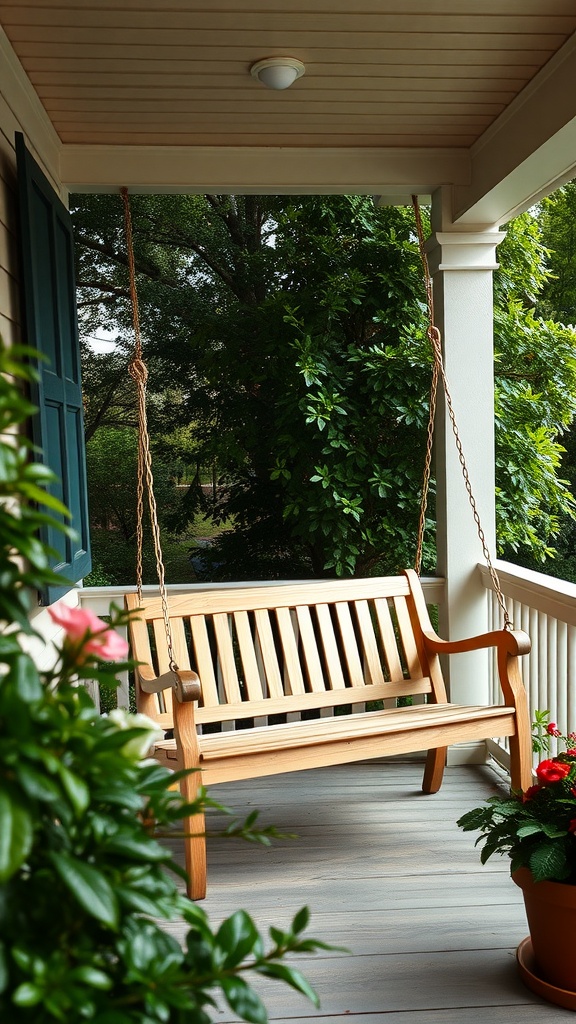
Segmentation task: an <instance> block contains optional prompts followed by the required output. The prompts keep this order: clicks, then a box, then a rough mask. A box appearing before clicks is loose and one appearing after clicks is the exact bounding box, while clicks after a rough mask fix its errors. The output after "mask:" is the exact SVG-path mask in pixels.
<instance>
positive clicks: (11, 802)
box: [0, 786, 34, 882]
mask: <svg viewBox="0 0 576 1024" xmlns="http://www.w3.org/2000/svg"><path fill="white" fill-rule="evenodd" d="M33 839H34V822H33V819H32V815H31V814H30V811H29V809H28V806H27V805H26V804H25V803H24V801H23V800H22V798H21V796H20V794H19V793H18V792H17V791H16V790H15V789H14V788H13V787H8V786H6V787H5V788H4V789H3V790H0V882H7V881H8V879H9V878H11V877H12V875H14V874H15V873H16V871H18V868H19V867H21V865H22V864H23V863H24V861H25V860H26V858H27V856H28V854H29V853H30V850H31V849H32V843H33Z"/></svg>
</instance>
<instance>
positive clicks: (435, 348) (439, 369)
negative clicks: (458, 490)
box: [412, 195, 513, 630]
mask: <svg viewBox="0 0 576 1024" xmlns="http://www.w3.org/2000/svg"><path fill="white" fill-rule="evenodd" d="M412 206H413V208H414V217H415V220H416V230H417V233H418V248H419V251H420V260H421V262H422V268H423V271H424V281H425V284H426V303H427V307H428V329H427V332H426V333H427V336H428V339H429V341H430V344H431V346H432V352H433V355H434V365H433V370H432V385H431V388H430V413H429V417H428V430H427V439H426V458H425V464H424V478H423V482H422V497H421V501H420V520H419V523H418V541H417V547H416V561H415V569H416V572H417V573H418V574H420V569H421V566H422V549H423V544H424V530H425V526H426V508H427V505H428V491H429V486H430V473H431V466H432V447H433V441H434V419H435V415H436V398H437V390H438V381H439V380H442V385H443V388H444V394H445V397H446V408H447V410H448V416H449V419H450V423H451V425H452V433H453V435H454V441H455V442H456V450H457V452H458V461H459V462H460V467H461V469H462V476H463V477H464V484H465V487H466V492H467V494H468V500H469V502H470V507H471V509H472V514H473V516H474V522H475V523H476V529H477V532H478V538H479V540H480V544H481V545H482V553H483V555H484V560H485V562H486V565H487V567H488V571H489V573H490V578H491V580H492V585H493V587H494V593H495V594H496V598H497V600H498V604H499V605H500V609H501V611H502V616H503V620H504V629H507V630H511V629H512V628H513V626H512V620H511V619H510V616H509V615H508V609H507V608H506V602H505V600H504V595H503V593H502V588H501V586H500V580H499V577H498V573H497V572H496V569H495V568H494V565H493V563H492V559H491V557H490V550H489V548H488V544H487V542H486V536H485V534H484V530H483V529H482V524H481V522H480V515H479V512H478V507H477V504H476V499H475V498H474V494H473V492H472V485H471V483H470V476H469V474H468V467H467V465H466V459H465V457H464V451H463V448H462V442H461V440H460V433H459V431H458V425H457V423H456V416H455V414H454V408H453V405H452V396H451V394H450V388H449V386H448V379H447V377H446V372H445V370H444V360H443V358H442V336H441V334H440V331H439V330H438V328H437V327H436V325H435V323H434V319H435V316H434V298H433V292H432V278H431V276H430V270H429V266H428V257H427V256H426V249H425V246H424V231H423V229H422V218H421V216H420V205H419V203H418V196H415V195H413V196H412Z"/></svg>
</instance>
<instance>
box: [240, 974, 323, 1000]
mask: <svg viewBox="0 0 576 1024" xmlns="http://www.w3.org/2000/svg"><path fill="white" fill-rule="evenodd" d="M256 970H257V971H258V974H264V975H265V976H266V977H267V978H277V979H278V980H279V981H285V982H286V984H287V985H290V987H291V988H294V989H296V991H297V992H301V993H302V995H304V996H306V998H307V999H309V1000H310V1002H311V1003H313V1004H314V1006H316V1007H319V1006H320V999H319V998H318V993H317V992H316V991H315V990H314V989H313V988H312V986H311V985H310V983H309V982H308V981H306V978H305V977H304V975H303V974H301V973H300V971H297V970H296V969H295V968H294V967H288V966H287V964H263V965H262V966H261V967H260V966H258V967H256Z"/></svg>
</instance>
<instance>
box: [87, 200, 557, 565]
mask: <svg viewBox="0 0 576 1024" xmlns="http://www.w3.org/2000/svg"><path fill="white" fill-rule="evenodd" d="M132 209H133V220H134V231H135V248H136V257H137V269H138V288H139V298H140V311H141V322H142V325H143V329H144V332H145V336H146V349H147V355H148V358H149V361H150V364H151V367H152V372H153V380H154V382H155V383H154V384H153V385H152V386H151V393H152V395H153V396H154V402H153V404H152V409H151V418H152V426H153V432H154V434H155V436H156V437H159V436H161V437H162V440H161V441H160V442H158V441H157V443H156V450H157V451H160V452H161V451H162V449H163V447H164V445H165V443H166V438H167V437H168V436H169V432H170V415H172V416H174V410H177V416H178V417H179V418H180V421H181V422H186V423H187V424H188V425H189V426H190V428H191V430H192V447H191V450H192V452H193V455H192V458H193V460H195V462H196V465H197V470H198V472H197V473H196V475H195V480H194V482H193V484H192V485H191V488H190V491H189V494H188V496H187V501H186V502H185V504H184V506H183V509H182V511H183V512H184V513H185V517H184V518H186V517H187V518H188V520H191V519H192V518H193V517H194V515H195V514H197V513H210V514H211V516H212V517H213V521H214V522H215V523H216V525H217V526H218V525H220V526H221V525H222V524H226V526H227V527H229V526H231V525H233V529H226V530H224V531H223V532H222V534H221V535H220V536H219V538H218V540H217V544H216V547H215V548H214V550H213V565H212V568H211V570H210V571H211V573H212V575H214V576H216V575H218V574H220V575H221V576H228V577H235V578H250V577H251V578H254V577H255V576H259V577H273V576H281V575H292V576H294V575H300V576H302V575H309V574H314V575H319V574H323V573H329V574H334V573H336V574H338V575H346V574H359V575H361V574H369V573H371V572H375V571H395V570H397V569H398V568H399V567H400V566H402V565H407V564H411V563H412V562H413V558H414V549H415V535H416V523H417V515H418V501H419V489H420V483H421V476H422V469H423V459H424V434H425V422H426V417H427V402H428V390H429V382H430V353H429V351H428V346H427V342H426V341H425V335H424V331H425V309H424V301H423V300H424V290H423V283H422V275H421V267H420V262H419V257H418V253H417V247H416V241H415V236H414V225H413V216H412V212H411V211H409V210H406V209H401V208H383V209H376V208H375V207H374V205H373V203H372V201H371V199H369V198H368V197H346V196H339V197H318V196H310V197H300V198H294V197H262V196H244V197H242V196H164V197H159V196H146V197H143V196H142V197H134V198H133V200H132ZM73 215H74V220H75V229H76V235H77V240H78V280H79V285H80V291H79V295H80V306H81V311H82V318H83V322H84V326H85V330H86V331H87V332H88V333H94V331H95V330H96V329H97V327H98V326H102V325H103V324H104V325H108V326H110V327H112V326H114V327H115V328H117V329H119V334H120V344H119V349H118V351H119V352H126V351H127V350H128V347H129V342H128V338H129V331H130V328H129V325H130V311H129V308H128V301H127V278H126V265H125V264H126V259H125V242H124V238H123V229H122V217H121V206H120V201H119V198H118V197H114V196H91V197H81V198H79V199H78V200H77V205H76V208H75V210H74V213H73ZM500 258H501V264H502V269H501V270H500V272H499V274H498V276H497V282H496V291H495V296H496V314H495V330H496V363H495V373H496V389H497V391H496V407H497V421H496V435H497V451H496V467H497V488H498V489H497V511H498V536H499V548H500V552H501V553H505V554H508V555H510V554H512V555H514V554H515V553H516V552H521V551H524V552H530V554H531V555H533V556H534V557H535V558H536V559H543V558H545V557H546V556H547V555H548V554H549V553H550V548H551V545H552V542H553V538H554V535H555V532H556V531H557V530H558V524H559V521H560V517H561V516H562V515H563V514H564V513H569V512H570V509H571V507H572V499H571V496H570V494H569V492H568V490H567V488H566V487H565V485H564V484H563V482H562V471H561V454H562V448H561V440H562V437H561V435H562V432H563V431H564V430H565V429H566V428H567V426H568V424H569V423H570V421H571V418H572V416H573V414H574V409H575V404H574V403H575V400H574V397H573V396H574V394H575V393H576V375H575V364H574V357H573V350H574V335H573V332H572V331H570V330H568V329H565V328H562V327H560V326H559V325H558V324H556V323H555V322H552V321H544V320H542V319H540V318H539V317H538V316H536V314H535V312H534V303H535V301H536V300H537V297H538V295H539V294H540V292H541V290H542V288H543V287H544V284H545V282H546V272H545V268H544V258H545V252H544V250H543V247H542V244H541V241H540V238H539V232H538V228H537V225H536V223H535V221H534V220H533V219H532V218H530V217H529V216H527V215H525V216H524V217H523V218H520V219H519V220H518V221H517V222H514V223H513V224H512V225H510V226H509V233H508V238H507V240H506V242H505V243H504V244H503V246H502V247H501V253H500ZM90 358H93V357H90ZM101 369H102V367H101ZM167 390H170V393H171V394H172V402H167V401H166V400H165V395H166V392H167ZM96 392H97V394H96V395H91V396H90V402H91V405H92V414H91V415H93V416H96V417H97V416H98V407H99V399H98V388H97V389H96ZM100 393H101V394H104V393H106V394H108V392H105V389H103V388H102V387H101V388H100ZM120 404H121V403H120ZM113 405H114V403H113V402H112V403H110V406H109V407H110V408H111V407H112V406H113ZM170 409H171V410H172V413H170ZM456 414H457V415H458V410H457V409H456ZM114 415H115V416H117V409H116V412H115V413H114ZM116 421H117V420H116ZM100 422H106V413H104V415H103V416H102V417H101V419H100ZM110 422H114V417H112V418H111V420H110ZM213 471H215V472H216V474H217V477H218V487H217V489H216V490H215V492H214V495H213V497H210V496H207V494H206V493H205V489H204V491H202V489H201V486H200V483H201V480H202V478H203V474H207V473H212V472H213ZM433 497H434V496H433V494H432V501H431V505H430V516H431V518H432V517H433V515H434V502H433ZM182 522H184V519H183V520H182ZM434 564H435V555H434V547H433V542H432V540H431V539H429V543H428V546H427V549H426V552H425V568H428V569H429V570H432V569H433V568H434Z"/></svg>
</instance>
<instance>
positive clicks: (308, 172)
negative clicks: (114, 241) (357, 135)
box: [60, 145, 470, 201]
mask: <svg viewBox="0 0 576 1024" xmlns="http://www.w3.org/2000/svg"><path fill="white" fill-rule="evenodd" d="M60 169H61V177H62V181H63V182H64V183H65V185H66V186H67V187H68V188H69V189H70V191H72V192H113V191H116V190H117V188H118V187H119V185H126V186H127V187H128V188H130V189H132V191H134V192H159V193H160V192H171V193H177V192H184V193H185V192H188V193H203V192H221V193H226V192H238V193H241V192H244V193H246V194H259V193H261V194H265V193H276V194H278V195H290V194H293V195H297V194H301V195H307V194H309V195H323V194H324V195H329V194H343V193H344V194H346V193H348V194H353V193H355V194H364V195H374V194H381V193H386V195H387V196H388V195H391V194H394V193H398V195H399V196H400V195H401V196H403V197H405V196H406V194H407V193H409V192H414V191H416V192H418V193H421V194H429V193H431V192H432V191H434V189H435V188H437V187H438V186H439V185H441V184H443V183H445V182H451V183H456V184H458V185H461V186H464V185H467V184H468V183H469V182H470V157H469V154H468V151H467V150H463V149H446V150H443V149H408V148H407V149H395V150H386V149H376V148H375V149H371V148H366V149H361V148H358V149H353V148H349V149H332V148H326V149H325V148H316V149H305V148H300V147H288V146H283V147H258V148H257V147H205V146H199V147H177V146H165V147H147V146H89V145H86V146H72V145H64V146H63V147H62V150H61V163H60ZM399 201H400V200H399Z"/></svg>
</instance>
